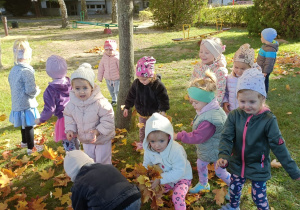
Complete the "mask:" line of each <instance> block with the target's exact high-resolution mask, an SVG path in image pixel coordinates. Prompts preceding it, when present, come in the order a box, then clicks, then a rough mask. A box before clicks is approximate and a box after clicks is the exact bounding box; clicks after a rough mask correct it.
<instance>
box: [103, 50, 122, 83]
mask: <svg viewBox="0 0 300 210" xmlns="http://www.w3.org/2000/svg"><path fill="white" fill-rule="evenodd" d="M103 77H104V78H105V79H106V80H119V79H120V73H119V53H116V54H115V55H114V56H108V55H106V54H105V53H104V55H103V57H102V59H101V61H100V63H99V66H98V80H99V81H100V82H102V80H103Z"/></svg>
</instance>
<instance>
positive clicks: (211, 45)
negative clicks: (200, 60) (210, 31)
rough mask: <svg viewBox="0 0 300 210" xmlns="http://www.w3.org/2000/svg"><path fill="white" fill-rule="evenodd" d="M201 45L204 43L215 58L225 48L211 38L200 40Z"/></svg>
mask: <svg viewBox="0 0 300 210" xmlns="http://www.w3.org/2000/svg"><path fill="white" fill-rule="evenodd" d="M201 45H204V46H205V47H206V49H208V50H209V52H210V53H211V54H213V56H214V58H215V59H217V58H218V57H219V56H220V55H221V54H222V53H223V52H224V51H225V49H224V48H223V47H222V46H221V45H220V44H219V43H217V42H215V41H214V40H211V39H204V40H202V42H201ZM200 48H201V46H200Z"/></svg>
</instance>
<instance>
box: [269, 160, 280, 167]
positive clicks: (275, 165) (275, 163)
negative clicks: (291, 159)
mask: <svg viewBox="0 0 300 210" xmlns="http://www.w3.org/2000/svg"><path fill="white" fill-rule="evenodd" d="M271 167H272V168H281V167H282V165H281V163H280V162H277V160H276V159H274V160H272V162H271Z"/></svg>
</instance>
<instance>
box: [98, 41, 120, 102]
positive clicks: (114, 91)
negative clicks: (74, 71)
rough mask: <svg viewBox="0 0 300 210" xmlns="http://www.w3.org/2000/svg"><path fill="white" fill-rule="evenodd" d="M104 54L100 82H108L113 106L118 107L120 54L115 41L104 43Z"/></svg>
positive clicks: (99, 70)
mask: <svg viewBox="0 0 300 210" xmlns="http://www.w3.org/2000/svg"><path fill="white" fill-rule="evenodd" d="M104 50H105V51H104V54H103V57H102V59H101V61H100V63H99V66H98V80H99V81H100V82H102V80H103V77H104V78H105V80H106V85H107V89H108V90H109V93H110V95H111V98H112V101H111V105H113V106H115V105H117V100H118V93H119V88H120V74H119V52H118V51H116V50H117V43H116V41H115V40H111V39H108V40H106V41H105V43H104Z"/></svg>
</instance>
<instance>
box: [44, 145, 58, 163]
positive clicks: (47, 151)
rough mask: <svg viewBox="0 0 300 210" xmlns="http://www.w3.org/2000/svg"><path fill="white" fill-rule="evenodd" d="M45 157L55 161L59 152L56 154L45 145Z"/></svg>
mask: <svg viewBox="0 0 300 210" xmlns="http://www.w3.org/2000/svg"><path fill="white" fill-rule="evenodd" d="M42 154H43V156H44V157H45V158H48V159H51V160H55V159H56V157H57V152H54V151H53V149H52V148H50V147H49V148H48V147H47V145H45V149H44V151H43V153H42Z"/></svg>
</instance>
